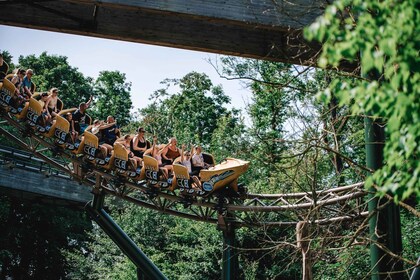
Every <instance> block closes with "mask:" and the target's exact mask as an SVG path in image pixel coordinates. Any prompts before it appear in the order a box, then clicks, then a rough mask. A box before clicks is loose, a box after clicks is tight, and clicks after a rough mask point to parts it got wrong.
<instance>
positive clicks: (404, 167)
mask: <svg viewBox="0 0 420 280" xmlns="http://www.w3.org/2000/svg"><path fill="white" fill-rule="evenodd" d="M419 17H420V12H419V10H418V9H417V8H416V1H414V0H408V1H396V0H385V1H373V0H369V1H365V0H339V1H335V2H334V4H332V5H331V6H329V7H328V8H327V10H326V12H325V14H324V15H323V16H322V17H320V18H318V19H317V21H316V22H315V23H313V24H312V25H311V26H309V27H308V28H307V29H306V30H305V36H306V38H307V39H309V40H317V41H322V42H323V50H322V54H321V56H320V59H319V66H320V67H326V66H327V65H330V66H333V67H338V65H339V63H340V62H341V61H343V60H348V61H357V60H358V59H360V66H361V75H362V76H363V77H367V78H361V77H360V79H356V81H355V82H354V83H352V84H351V83H348V82H347V81H346V80H342V79H335V80H334V81H332V83H331V84H330V86H329V87H328V88H327V89H326V90H325V91H323V93H322V94H321V97H322V98H323V99H324V100H325V101H326V102H329V99H330V98H331V96H337V97H338V99H339V103H340V105H348V106H350V108H351V110H352V112H353V114H368V115H369V117H371V118H383V119H384V120H386V121H387V125H386V129H385V132H386V136H387V140H386V143H385V147H384V159H385V164H384V166H383V167H382V168H381V169H379V170H377V171H376V172H375V173H374V174H373V176H371V177H370V178H369V179H368V180H367V182H366V185H367V187H369V186H371V185H372V184H373V183H375V184H377V185H378V186H381V187H380V188H379V189H378V190H379V194H380V195H384V194H385V193H387V192H391V193H393V194H394V198H395V200H396V201H399V200H404V199H406V198H408V197H409V196H410V195H412V194H416V195H417V200H419V199H420V178H419V177H420V164H419V157H420V103H419V93H420V81H419V80H420V72H419V71H418V69H419V65H420V63H419V62H420V61H419V53H418V50H419V42H420V27H419V25H418V24H417V23H418V22H419V20H420V19H419ZM396 30H398V32H396ZM371 73H376V75H370V74H371ZM372 76H375V77H372Z"/></svg>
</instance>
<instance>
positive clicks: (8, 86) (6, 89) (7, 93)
mask: <svg viewBox="0 0 420 280" xmlns="http://www.w3.org/2000/svg"><path fill="white" fill-rule="evenodd" d="M15 91H16V87H15V85H14V84H12V82H10V81H9V80H8V79H6V78H5V79H3V80H2V85H1V88H0V105H1V106H2V107H4V109H6V110H7V111H9V112H10V113H12V114H17V113H19V110H18V109H19V108H18V106H17V99H18V96H17V95H16V92H15Z"/></svg>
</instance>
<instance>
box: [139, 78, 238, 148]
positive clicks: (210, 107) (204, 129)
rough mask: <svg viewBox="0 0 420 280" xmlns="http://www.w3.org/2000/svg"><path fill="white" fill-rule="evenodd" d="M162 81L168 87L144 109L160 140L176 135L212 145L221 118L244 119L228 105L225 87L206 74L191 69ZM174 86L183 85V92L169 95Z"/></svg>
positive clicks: (143, 115)
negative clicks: (217, 84)
mask: <svg viewBox="0 0 420 280" xmlns="http://www.w3.org/2000/svg"><path fill="white" fill-rule="evenodd" d="M162 83H163V84H165V85H166V88H164V89H161V90H158V91H156V92H155V93H154V94H153V95H152V96H151V97H150V99H151V100H153V103H152V104H151V105H149V106H148V107H146V108H145V109H142V110H141V111H140V114H141V116H142V117H143V123H144V124H145V126H146V127H148V131H152V132H153V133H157V134H158V136H159V137H160V140H163V139H165V138H168V137H172V136H176V137H177V138H178V140H179V141H180V142H183V143H195V144H202V145H205V148H208V147H209V144H210V142H211V140H212V134H213V132H214V131H215V129H216V128H217V125H218V120H219V119H221V118H223V117H228V118H229V119H230V120H231V121H232V122H233V123H238V122H239V121H240V120H239V111H237V110H235V109H232V110H228V109H227V108H226V107H225V106H226V105H227V104H228V103H229V102H230V99H229V97H228V96H227V95H226V94H225V93H224V92H223V89H222V88H221V86H214V85H213V84H212V82H211V80H210V79H209V77H208V76H207V75H205V74H200V73H197V72H191V73H188V74H187V75H185V76H184V77H182V78H181V79H172V80H169V79H167V80H165V81H163V82H162ZM170 86H177V87H179V92H177V93H175V94H172V95H171V94H169V92H168V89H169V88H170ZM231 125H232V124H231ZM164 141H165V140H164Z"/></svg>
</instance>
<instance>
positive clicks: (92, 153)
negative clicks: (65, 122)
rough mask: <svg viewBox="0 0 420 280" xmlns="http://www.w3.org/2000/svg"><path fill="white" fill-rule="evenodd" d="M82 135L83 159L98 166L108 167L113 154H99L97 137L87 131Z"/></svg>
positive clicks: (112, 159)
mask: <svg viewBox="0 0 420 280" xmlns="http://www.w3.org/2000/svg"><path fill="white" fill-rule="evenodd" d="M83 135H84V136H83V142H84V145H83V154H84V155H85V159H86V160H87V161H89V162H91V163H93V164H95V165H96V166H98V167H101V168H105V169H110V168H111V166H112V163H113V161H114V156H113V155H114V154H113V153H112V154H111V156H107V155H102V156H101V150H100V147H99V140H98V137H96V135H94V134H92V133H90V132H88V131H85V133H84V134H83Z"/></svg>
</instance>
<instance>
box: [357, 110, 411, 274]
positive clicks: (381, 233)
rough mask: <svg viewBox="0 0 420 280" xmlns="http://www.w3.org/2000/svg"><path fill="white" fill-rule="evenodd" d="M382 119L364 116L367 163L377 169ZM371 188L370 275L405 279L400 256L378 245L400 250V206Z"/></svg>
mask: <svg viewBox="0 0 420 280" xmlns="http://www.w3.org/2000/svg"><path fill="white" fill-rule="evenodd" d="M384 126H385V123H384V122H382V121H381V120H380V119H373V118H370V117H366V118H365V143H366V144H365V145H366V165H367V167H368V168H370V169H372V170H374V171H375V170H377V169H379V168H381V167H382V165H383V148H384V145H385V131H384ZM375 192H376V191H375V189H374V188H372V189H371V190H370V194H369V204H368V207H369V213H370V214H371V215H372V217H371V219H370V220H369V236H370V238H371V244H370V262H371V273H372V276H371V279H372V280H382V279H393V280H397V279H404V274H403V265H402V261H401V260H396V259H393V258H392V257H391V256H390V255H389V254H387V253H386V252H385V251H384V250H383V249H381V247H382V248H383V247H385V248H387V249H389V250H390V251H391V252H392V253H394V254H395V255H401V253H402V239H401V223H400V209H399V207H398V206H397V205H395V204H394V203H393V202H392V201H387V200H386V199H384V198H383V199H380V198H378V197H376V196H375Z"/></svg>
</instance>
